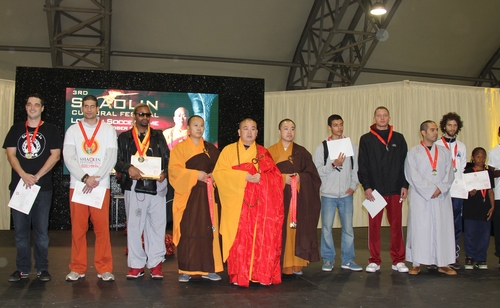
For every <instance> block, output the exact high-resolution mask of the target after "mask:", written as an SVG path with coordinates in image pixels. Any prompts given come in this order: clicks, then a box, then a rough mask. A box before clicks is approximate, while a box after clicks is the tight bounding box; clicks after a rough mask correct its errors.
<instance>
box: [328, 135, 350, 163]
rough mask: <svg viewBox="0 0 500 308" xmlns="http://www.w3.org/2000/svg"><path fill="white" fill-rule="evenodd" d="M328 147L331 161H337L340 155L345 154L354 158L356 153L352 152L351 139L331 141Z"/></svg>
mask: <svg viewBox="0 0 500 308" xmlns="http://www.w3.org/2000/svg"><path fill="white" fill-rule="evenodd" d="M326 144H327V145H328V153H330V159H331V160H335V159H337V158H338V157H339V154H340V153H344V155H345V156H346V157H348V156H354V151H353V150H352V143H351V138H349V137H347V138H342V139H336V140H330V141H327V143H326Z"/></svg>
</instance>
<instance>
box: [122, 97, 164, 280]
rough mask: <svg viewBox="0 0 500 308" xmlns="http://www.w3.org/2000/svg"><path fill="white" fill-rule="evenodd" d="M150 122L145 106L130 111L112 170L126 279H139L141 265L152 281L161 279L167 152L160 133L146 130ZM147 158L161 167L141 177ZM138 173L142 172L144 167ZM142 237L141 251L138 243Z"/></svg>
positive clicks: (147, 108)
mask: <svg viewBox="0 0 500 308" xmlns="http://www.w3.org/2000/svg"><path fill="white" fill-rule="evenodd" d="M150 118H151V110H150V109H149V107H148V105H146V104H142V103H141V104H138V105H137V106H135V108H134V126H133V127H132V129H131V130H128V131H126V132H124V133H122V134H120V136H119V137H118V159H117V162H116V166H115V169H116V171H117V172H119V173H121V178H120V185H121V187H122V190H124V191H125V210H126V213H127V245H128V266H129V267H130V270H129V272H128V273H127V279H136V278H139V277H141V276H143V275H144V266H145V265H146V266H147V267H148V268H149V269H150V274H151V278H152V279H163V272H162V263H163V261H164V256H165V226H166V206H165V203H166V200H165V196H166V194H167V180H166V179H167V167H168V159H169V154H170V152H169V150H168V148H167V143H166V141H165V137H163V134H162V132H161V131H159V130H154V129H151V128H150V127H149V120H150ZM151 157H159V158H160V161H161V166H159V167H158V172H157V173H155V174H152V175H145V174H144V172H143V171H141V170H140V169H141V164H144V165H145V164H149V162H150V161H151ZM132 161H133V162H134V163H132ZM134 164H135V165H134ZM144 165H142V166H144ZM142 169H143V170H145V169H144V167H142ZM143 234H144V248H143V246H142V239H141V237H142V235H143Z"/></svg>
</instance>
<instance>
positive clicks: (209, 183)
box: [207, 178, 215, 231]
mask: <svg viewBox="0 0 500 308" xmlns="http://www.w3.org/2000/svg"><path fill="white" fill-rule="evenodd" d="M212 188H213V179H212V178H208V179H207V196H208V209H209V211H210V220H211V221H212V230H213V231H215V224H214V198H213V195H212Z"/></svg>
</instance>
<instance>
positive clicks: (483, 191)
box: [472, 167, 486, 202]
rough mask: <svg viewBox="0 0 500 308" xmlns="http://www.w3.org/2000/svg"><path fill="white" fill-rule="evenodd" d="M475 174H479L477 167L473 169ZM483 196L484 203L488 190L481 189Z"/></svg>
mask: <svg viewBox="0 0 500 308" xmlns="http://www.w3.org/2000/svg"><path fill="white" fill-rule="evenodd" d="M472 170H474V172H477V170H476V167H472ZM481 195H482V196H483V202H484V201H485V200H486V189H481Z"/></svg>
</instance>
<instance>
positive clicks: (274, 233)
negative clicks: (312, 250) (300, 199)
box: [213, 118, 284, 287]
mask: <svg viewBox="0 0 500 308" xmlns="http://www.w3.org/2000/svg"><path fill="white" fill-rule="evenodd" d="M257 132H258V131H257V123H256V122H255V121H254V120H253V119H248V118H247V119H245V120H243V121H241V122H240V126H239V129H238V134H239V136H240V139H239V140H238V142H235V143H232V144H230V145H228V146H226V147H225V148H224V149H223V150H222V152H221V154H220V156H219V160H218V161H217V164H216V166H215V168H214V171H213V177H214V179H215V182H216V183H217V187H218V189H219V195H220V199H221V208H222V213H221V222H220V233H221V235H222V247H223V258H224V261H226V260H227V271H228V274H229V282H230V283H232V284H234V285H239V286H242V287H248V286H249V284H250V281H252V282H257V283H260V284H262V285H271V284H278V283H281V265H280V256H281V241H282V238H281V236H282V225H283V215H284V214H283V192H282V187H283V180H282V178H281V173H280V171H279V170H278V168H277V167H276V165H275V164H274V161H273V159H272V157H271V155H270V154H269V152H268V151H267V150H266V149H265V148H264V147H262V146H260V145H258V144H257V143H256V142H255V139H256V138H257Z"/></svg>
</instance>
